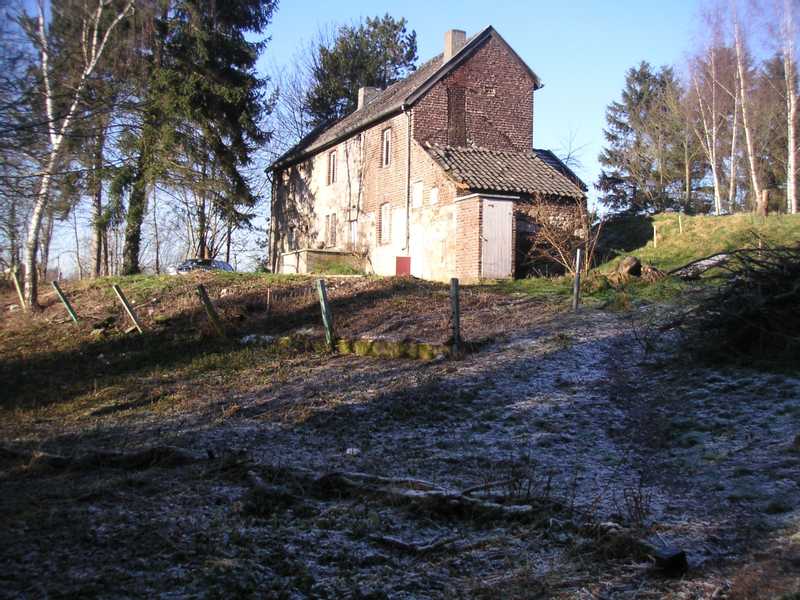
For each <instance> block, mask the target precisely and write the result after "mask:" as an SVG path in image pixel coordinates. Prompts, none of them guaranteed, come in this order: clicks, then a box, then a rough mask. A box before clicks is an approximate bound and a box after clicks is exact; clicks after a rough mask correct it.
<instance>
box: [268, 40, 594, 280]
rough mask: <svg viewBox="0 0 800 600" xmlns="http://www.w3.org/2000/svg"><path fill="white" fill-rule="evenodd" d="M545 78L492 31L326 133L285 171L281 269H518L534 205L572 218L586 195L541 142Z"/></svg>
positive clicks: (313, 137)
mask: <svg viewBox="0 0 800 600" xmlns="http://www.w3.org/2000/svg"><path fill="white" fill-rule="evenodd" d="M541 87H542V83H541V81H540V80H539V78H538V77H537V75H536V74H535V73H534V72H533V71H532V70H531V69H530V68H529V67H528V66H527V65H526V64H525V62H524V61H523V60H522V59H521V58H520V57H519V56H518V55H517V53H516V52H514V50H513V49H512V48H511V47H510V46H509V45H508V44H507V43H506V42H505V40H503V38H502V37H501V36H500V35H499V34H498V33H497V32H496V31H495V30H494V28H492V27H487V28H486V29H484V30H483V31H481V32H480V33H478V34H476V35H474V36H473V37H471V38H469V39H467V37H466V34H465V32H463V31H458V30H452V31H448V32H447V33H446V34H445V45H444V52H443V53H442V54H440V55H439V56H437V57H435V58H433V59H432V60H430V61H428V62H427V63H425V64H423V65H421V66H420V67H419V68H418V69H417V70H416V71H415V72H413V73H412V74H411V75H409V76H408V77H407V78H406V79H404V80H402V81H399V82H397V83H395V84H394V85H392V86H390V87H388V88H387V89H385V90H378V89H374V88H362V89H361V90H360V91H359V98H358V109H357V110H356V111H354V112H353V113H351V114H349V115H347V116H346V117H344V118H342V119H340V120H338V121H336V122H334V123H332V124H330V125H328V126H327V127H324V128H320V129H319V130H316V131H313V132H312V133H311V134H309V135H308V136H306V137H305V138H304V139H303V140H301V141H300V142H299V143H298V144H297V145H296V146H295V147H293V148H292V149H291V150H289V151H288V152H287V153H286V154H284V155H283V156H282V157H281V158H279V159H278V160H277V161H276V162H275V163H274V164H273V165H272V166H271V169H272V174H273V190H272V191H273V194H272V216H273V218H272V221H271V223H272V229H271V236H270V238H271V248H270V250H271V257H272V260H273V265H272V266H273V269H275V270H277V271H280V272H284V273H295V272H300V273H303V272H309V271H313V270H315V268H316V267H317V266H318V265H320V264H321V263H324V262H325V261H326V260H327V261H330V260H332V259H333V260H358V261H363V264H362V265H361V266H363V268H365V269H366V270H367V271H368V272H373V273H376V274H380V275H408V274H410V275H414V276H417V277H421V278H425V279H434V280H445V279H448V278H450V277H459V278H461V279H462V280H465V281H474V280H478V279H484V278H492V279H495V278H507V277H513V276H514V273H515V262H516V259H515V254H516V252H515V245H516V243H517V238H518V237H519V234H520V232H530V231H531V228H535V223H533V224H532V222H531V219H530V218H527V217H528V215H529V214H530V213H531V211H530V209H529V207H530V205H531V202H532V201H533V200H536V201H537V202H539V206H541V202H542V201H545V202H547V203H548V204H551V205H552V206H553V207H555V208H558V207H560V206H561V207H564V210H569V207H570V206H572V207H573V210H574V207H575V205H576V202H584V201H585V192H586V186H585V185H584V184H583V183H582V182H581V181H580V180H579V179H578V178H577V177H576V176H575V175H574V174H573V173H572V172H571V171H570V170H569V169H568V168H567V167H566V166H565V165H564V164H562V163H561V161H559V160H558V158H556V156H555V155H554V154H552V153H551V152H549V151H547V150H538V149H535V148H534V147H533V131H534V118H533V114H534V112H533V107H534V102H533V100H534V92H535V91H536V90H538V89H540V88H541Z"/></svg>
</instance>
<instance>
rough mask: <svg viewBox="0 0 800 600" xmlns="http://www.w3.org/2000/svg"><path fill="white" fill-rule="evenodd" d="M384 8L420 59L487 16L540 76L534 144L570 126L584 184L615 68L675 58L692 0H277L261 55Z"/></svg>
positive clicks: (564, 139)
mask: <svg viewBox="0 0 800 600" xmlns="http://www.w3.org/2000/svg"><path fill="white" fill-rule="evenodd" d="M386 12H388V13H389V14H391V15H392V16H395V17H405V18H406V19H408V22H409V26H410V28H411V29H414V30H416V32H417V47H418V55H419V58H420V61H424V60H426V59H428V58H430V57H431V56H434V55H435V54H438V53H439V52H441V50H442V45H443V39H444V32H445V31H446V30H447V29H463V30H465V31H466V32H467V34H468V35H471V34H473V33H475V32H476V31H479V30H480V29H482V28H483V27H485V26H486V25H493V26H494V27H495V29H497V31H498V32H499V33H500V35H502V36H503V37H504V38H505V39H506V41H507V42H508V43H509V44H510V45H511V46H512V47H513V48H514V49H515V50H516V51H517V52H518V53H519V55H520V56H521V57H522V59H523V60H525V61H526V62H527V63H528V65H530V67H531V68H532V69H533V70H534V71H535V72H536V73H537V74H538V75H539V77H540V78H541V79H542V80H543V81H544V84H545V87H544V88H543V89H542V90H539V91H538V92H537V93H536V96H535V109H534V119H535V121H534V145H535V146H536V147H539V148H550V149H552V150H555V151H558V150H559V149H560V148H563V147H565V146H566V145H567V144H568V140H569V139H570V137H571V136H574V145H575V146H584V147H583V149H582V151H581V153H580V158H581V160H582V162H583V168H582V169H581V170H580V172H579V175H580V176H581V177H582V178H583V179H584V181H586V183H587V184H588V185H589V186H590V189H591V188H592V183H594V181H595V180H596V179H597V176H598V174H599V172H600V167H599V164H598V163H597V155H598V154H599V152H600V150H601V148H602V146H603V135H602V130H603V127H604V124H605V108H606V106H607V105H608V104H609V102H611V101H612V100H614V99H617V98H618V97H619V94H620V91H621V89H622V85H623V82H624V76H625V71H626V70H627V69H628V68H629V67H631V66H633V65H635V64H637V63H638V62H639V61H641V60H647V61H648V62H650V63H652V64H653V65H656V66H660V65H663V64H681V63H683V62H684V60H685V56H686V53H687V51H688V50H689V49H690V48H691V46H692V39H693V37H694V35H695V34H696V33H697V31H696V29H695V26H694V23H696V22H697V16H698V3H697V2H696V0H668V1H666V2H652V1H648V0H639V1H632V0H624V1H608V2H601V1H588V0H582V1H571V0H564V1H562V2H541V1H528V2H524V1H516V0H515V1H505V0H497V1H495V2H486V1H485V0H483V1H480V2H478V1H473V0H469V1H460V2H455V1H450V0H448V1H440V0H427V1H422V0H405V1H403V2H380V3H376V2H368V1H366V0H357V1H347V2H325V3H308V2H293V1H291V0H284V1H283V2H282V3H281V4H280V6H279V8H278V11H277V13H276V14H275V18H274V21H273V24H272V26H271V27H270V34H271V36H272V42H271V44H270V45H269V48H268V50H267V54H268V55H269V56H268V59H269V61H270V62H275V63H277V64H279V65H280V64H287V63H289V61H290V59H291V57H292V56H293V54H294V53H295V52H296V51H297V50H298V48H299V47H300V46H301V45H302V44H303V42H304V41H307V40H309V39H310V38H312V37H313V36H314V34H315V33H316V32H317V31H318V30H319V29H320V28H322V27H326V26H327V25H329V24H331V23H342V22H354V21H357V20H359V19H360V18H361V17H367V16H373V15H376V14H384V13H386ZM590 193H591V195H592V197H593V196H594V190H591V192H590Z"/></svg>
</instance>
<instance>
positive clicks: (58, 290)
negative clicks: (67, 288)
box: [51, 281, 78, 325]
mask: <svg viewBox="0 0 800 600" xmlns="http://www.w3.org/2000/svg"><path fill="white" fill-rule="evenodd" d="M51 283H52V284H53V289H54V290H55V291H56V295H57V296H58V299H59V300H61V304H63V305H64V308H66V309H67V314H68V315H69V318H70V319H72V322H73V323H75V324H76V325H77V324H78V315H77V314H76V313H75V310H74V309H73V308H72V304H70V302H69V300H68V299H67V295H66V294H65V293H64V292H63V291H62V290H61V287H60V286H59V285H58V282H57V281H52V282H51Z"/></svg>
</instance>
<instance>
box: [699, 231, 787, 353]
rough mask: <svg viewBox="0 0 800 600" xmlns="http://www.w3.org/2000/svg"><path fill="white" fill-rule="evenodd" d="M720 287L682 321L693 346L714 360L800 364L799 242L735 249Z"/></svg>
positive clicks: (723, 267)
mask: <svg viewBox="0 0 800 600" xmlns="http://www.w3.org/2000/svg"><path fill="white" fill-rule="evenodd" d="M717 268H718V269H719V271H718V274H719V277H720V278H721V280H722V283H721V285H720V286H719V287H718V288H717V289H716V290H715V291H714V292H713V293H712V294H710V295H709V296H708V297H707V298H706V299H705V300H704V301H703V302H702V303H701V304H700V305H699V306H698V307H697V308H696V309H695V310H694V311H693V312H692V313H691V315H690V317H689V319H688V320H687V321H685V322H684V326H685V328H686V331H687V333H688V334H689V339H690V343H691V344H692V348H693V349H694V350H696V351H698V352H701V353H702V354H703V355H705V356H706V357H708V358H713V359H723V360H731V359H749V360H757V361H759V362H762V361H763V362H775V363H779V362H780V363H784V362H793V363H797V362H800V354H798V351H800V245H798V246H795V247H764V248H758V249H746V250H737V251H735V252H732V253H731V254H730V256H729V257H728V260H727V261H726V262H725V263H724V264H722V265H719V266H718V267H717Z"/></svg>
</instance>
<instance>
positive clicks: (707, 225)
mask: <svg viewBox="0 0 800 600" xmlns="http://www.w3.org/2000/svg"><path fill="white" fill-rule="evenodd" d="M681 219H682V221H683V233H681V232H680V228H679V226H678V215H677V213H665V214H659V215H654V216H648V217H644V216H634V217H627V218H623V219H617V220H614V221H612V222H610V223H608V224H607V225H606V227H605V229H604V231H603V236H602V238H601V242H600V244H599V245H598V249H599V250H600V252H601V253H602V254H603V255H605V258H606V259H607V260H606V262H604V263H603V264H601V265H600V266H599V269H600V270H601V271H611V270H613V269H614V268H615V267H616V265H617V263H618V262H619V261H620V259H621V257H623V256H628V255H633V256H636V257H638V258H639V259H640V260H642V262H645V263H647V264H651V265H653V266H655V267H657V268H659V269H661V270H662V271H670V270H672V269H675V268H678V267H681V266H683V265H685V264H686V263H688V262H691V261H693V260H696V259H698V258H703V257H704V256H709V255H711V254H715V253H717V252H727V251H730V250H736V249H738V248H743V247H753V246H754V245H755V244H757V239H758V238H761V239H763V241H764V243H765V244H768V245H770V244H771V245H793V244H796V243H798V242H800V215H772V216H769V217H766V218H765V217H756V216H753V215H727V216H722V217H715V216H706V215H703V216H696V217H688V216H685V215H683V216H682V217H681ZM653 225H655V226H656V228H657V229H658V245H657V247H653Z"/></svg>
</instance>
